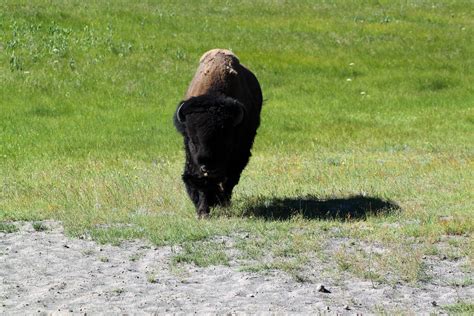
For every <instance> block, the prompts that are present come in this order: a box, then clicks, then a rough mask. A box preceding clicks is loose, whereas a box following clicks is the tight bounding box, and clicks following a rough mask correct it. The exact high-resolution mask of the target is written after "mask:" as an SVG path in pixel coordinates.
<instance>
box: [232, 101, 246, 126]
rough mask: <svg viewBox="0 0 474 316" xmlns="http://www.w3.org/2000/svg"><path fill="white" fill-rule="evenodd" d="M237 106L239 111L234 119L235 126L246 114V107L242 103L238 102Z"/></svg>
mask: <svg viewBox="0 0 474 316" xmlns="http://www.w3.org/2000/svg"><path fill="white" fill-rule="evenodd" d="M237 108H238V113H237V116H236V117H235V119H234V126H237V125H239V124H240V123H241V122H242V120H243V119H244V116H245V109H244V106H243V105H242V104H241V103H237Z"/></svg>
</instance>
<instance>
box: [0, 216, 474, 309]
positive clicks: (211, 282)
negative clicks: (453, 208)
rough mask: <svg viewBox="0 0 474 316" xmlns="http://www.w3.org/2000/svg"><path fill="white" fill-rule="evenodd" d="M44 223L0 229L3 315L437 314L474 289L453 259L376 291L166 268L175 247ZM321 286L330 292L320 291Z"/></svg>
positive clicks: (366, 284)
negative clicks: (410, 281) (425, 278)
mask: <svg viewBox="0 0 474 316" xmlns="http://www.w3.org/2000/svg"><path fill="white" fill-rule="evenodd" d="M44 223H45V225H47V226H48V227H49V228H50V229H49V230H48V231H44V232H37V231H35V230H34V229H33V227H32V225H31V224H30V223H16V224H17V226H18V227H19V228H20V230H19V231H18V232H15V233H9V234H6V233H0V313H38V312H40V313H47V314H49V313H53V314H56V313H59V314H62V313H70V312H73V313H91V312H92V313H97V312H119V313H137V312H139V313H140V312H143V313H165V312H169V313H182V312H184V313H189V312H200V313H215V312H218V313H239V312H243V313H256V312H263V313H278V314H279V313H314V312H328V311H329V313H330V314H335V313H339V314H347V315H355V314H357V313H364V314H367V313H377V312H381V311H388V312H390V311H392V312H396V311H398V312H401V311H411V312H423V313H441V312H442V311H443V309H442V306H443V305H448V304H454V303H456V302H457V301H458V300H464V301H471V302H472V298H473V297H474V286H472V285H467V286H464V287H460V286H453V285H452V282H450V278H451V279H453V278H454V279H459V278H464V279H465V278H472V276H473V275H472V273H470V272H462V271H461V270H462V269H461V268H460V265H461V263H460V262H452V261H451V262H450V261H446V260H445V261H440V260H430V259H428V260H427V262H426V264H427V265H428V266H429V269H428V270H429V271H430V273H431V274H432V280H431V281H429V282H427V283H423V284H422V285H417V286H410V285H406V284H400V285H395V286H391V285H383V284H377V285H375V287H374V285H373V284H372V283H371V282H370V281H366V280H361V279H357V278H355V277H353V276H350V275H344V277H343V278H339V280H338V281H337V282H336V281H335V280H331V279H329V278H324V277H321V279H318V276H319V275H324V274H323V273H321V271H323V270H324V269H325V267H324V266H323V265H314V266H310V267H308V271H307V273H308V275H309V276H311V278H310V279H311V280H312V281H311V282H303V283H301V282H297V281H295V280H294V279H293V278H292V277H290V276H288V275H286V274H285V273H283V272H280V271H270V272H269V273H267V274H261V273H250V272H241V271H239V268H238V266H236V265H234V264H231V265H230V266H215V267H208V268H198V267H195V266H192V265H185V266H183V267H182V268H181V269H179V271H175V269H172V268H171V267H170V265H169V262H170V259H171V257H172V256H173V252H175V251H176V248H175V249H173V248H171V247H158V248H157V247H154V246H152V245H150V244H148V243H146V242H145V241H134V242H125V243H123V244H122V245H121V246H118V247H117V246H112V245H98V244H96V243H95V242H93V241H91V240H84V239H70V238H68V237H66V236H65V235H64V233H63V229H62V227H61V225H60V224H59V223H57V222H44ZM464 270H465V269H464ZM313 281H315V282H313ZM318 283H322V284H324V285H325V287H326V288H328V289H329V290H330V291H331V293H321V292H319V291H318ZM471 283H472V282H471ZM450 284H451V285H450ZM432 302H436V303H432ZM435 305H436V306H435Z"/></svg>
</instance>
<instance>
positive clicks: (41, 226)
mask: <svg viewBox="0 0 474 316" xmlns="http://www.w3.org/2000/svg"><path fill="white" fill-rule="evenodd" d="M33 229H34V230H35V231H37V232H44V231H47V230H49V227H48V226H47V225H45V224H43V223H42V222H34V223H33Z"/></svg>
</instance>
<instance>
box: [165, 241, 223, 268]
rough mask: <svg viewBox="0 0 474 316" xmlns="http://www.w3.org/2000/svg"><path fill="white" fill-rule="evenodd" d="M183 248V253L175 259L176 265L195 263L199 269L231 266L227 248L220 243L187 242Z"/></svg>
mask: <svg viewBox="0 0 474 316" xmlns="http://www.w3.org/2000/svg"><path fill="white" fill-rule="evenodd" d="M182 248H183V249H182V252H181V253H178V254H176V255H175V256H174V257H173V262H174V263H193V264H195V265H197V266H199V267H207V266H211V265H228V264H229V258H228V256H227V254H226V253H225V248H224V246H223V245H222V244H220V243H214V242H209V241H204V242H186V243H184V244H183V247H182Z"/></svg>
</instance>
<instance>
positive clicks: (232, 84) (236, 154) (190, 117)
mask: <svg viewBox="0 0 474 316" xmlns="http://www.w3.org/2000/svg"><path fill="white" fill-rule="evenodd" d="M261 106H262V94H261V90H260V85H259V83H258V81H257V79H256V78H255V76H254V75H253V74H252V73H251V72H250V71H249V70H248V69H247V68H245V67H244V66H243V65H241V64H240V63H239V61H238V59H237V57H236V56H235V55H233V54H232V53H231V52H229V51H226V50H212V51H209V52H207V53H206V54H204V55H203V57H202V58H201V63H200V67H199V68H198V71H197V72H196V75H195V77H194V79H193V81H192V82H191V85H190V87H189V89H188V92H187V94H186V97H185V100H184V101H182V102H180V104H179V105H178V108H177V109H176V112H175V114H174V117H173V120H174V124H175V126H176V129H177V130H178V132H180V133H181V134H182V135H183V138H184V149H185V154H186V162H185V166H184V173H183V176H182V178H183V181H184V183H185V186H186V190H187V193H188V195H189V197H190V198H191V200H192V201H193V203H194V205H195V207H196V212H197V215H198V217H206V216H208V215H209V212H210V208H211V207H213V206H216V205H222V206H227V205H229V204H230V200H231V197H232V190H233V188H234V187H235V185H237V183H238V182H239V179H240V174H241V173H242V170H243V169H244V168H245V166H246V165H247V163H248V161H249V158H250V155H251V154H250V150H251V148H252V144H253V140H254V138H255V135H256V131H257V128H258V126H259V124H260V110H261Z"/></svg>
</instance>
